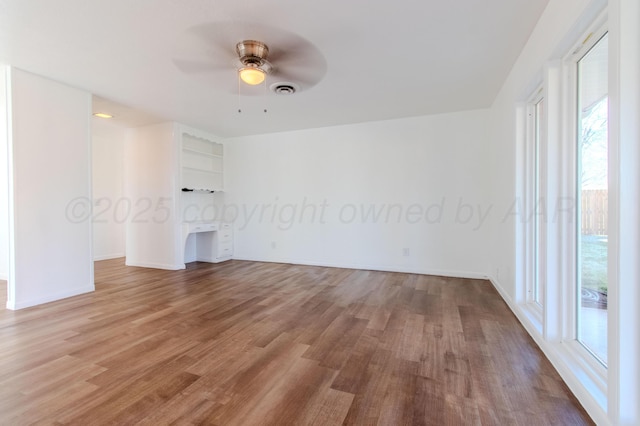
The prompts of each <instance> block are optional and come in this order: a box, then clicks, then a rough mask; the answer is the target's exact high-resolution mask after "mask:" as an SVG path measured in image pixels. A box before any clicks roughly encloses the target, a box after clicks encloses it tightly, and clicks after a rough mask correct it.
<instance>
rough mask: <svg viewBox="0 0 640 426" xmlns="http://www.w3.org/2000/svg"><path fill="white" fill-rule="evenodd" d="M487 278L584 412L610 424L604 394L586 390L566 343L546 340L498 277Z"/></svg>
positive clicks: (602, 422)
mask: <svg viewBox="0 0 640 426" xmlns="http://www.w3.org/2000/svg"><path fill="white" fill-rule="evenodd" d="M487 278H488V279H489V282H491V284H492V285H493V287H494V288H495V289H496V291H497V292H498V293H499V294H500V296H501V297H502V299H503V300H504V301H505V303H506V304H507V306H508V307H509V309H511V312H513V314H514V315H515V316H516V318H517V319H518V321H519V322H520V324H522V326H523V327H524V329H525V330H526V331H527V333H529V335H530V336H531V338H532V339H533V340H534V342H536V344H537V345H538V347H539V348H540V350H541V351H542V353H544V355H545V356H546V357H547V359H548V360H549V362H551V365H552V366H553V367H554V368H555V369H556V371H557V372H558V374H559V375H560V377H561V378H562V380H564V382H565V383H566V384H567V386H568V387H569V389H570V390H571V392H573V394H574V395H575V397H576V398H577V399H578V401H579V402H580V404H581V405H582V406H583V407H584V409H585V410H586V411H587V414H589V416H591V419H592V420H593V421H594V422H595V423H596V424H598V425H604V426H606V425H611V421H610V420H609V418H608V416H607V412H606V404H607V401H606V398H607V397H606V394H601V395H599V397H598V398H597V399H596V398H595V397H594V396H593V395H592V394H591V392H589V391H588V390H587V388H586V387H585V385H584V383H583V381H581V380H580V379H579V378H578V375H577V374H576V368H575V364H576V363H575V362H572V355H571V354H570V351H569V350H568V349H567V348H566V344H563V343H562V342H559V343H552V342H548V341H546V340H545V339H544V338H543V336H542V334H541V333H540V331H539V330H538V328H537V327H536V326H535V324H533V323H532V322H531V321H530V320H529V318H528V316H527V314H526V313H525V312H524V311H523V310H522V308H521V307H520V306H519V305H518V304H517V303H515V302H514V301H513V299H511V297H510V296H509V295H508V294H507V293H506V292H505V291H504V289H503V288H502V286H501V285H500V284H499V283H498V281H497V280H496V279H495V278H494V277H492V276H488V277H487ZM586 376H587V375H586V374H582V375H581V377H582V378H583V380H587V379H586ZM590 388H592V389H596V388H597V385H596V384H593V385H592V386H590Z"/></svg>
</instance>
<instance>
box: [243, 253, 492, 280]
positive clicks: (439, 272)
mask: <svg viewBox="0 0 640 426" xmlns="http://www.w3.org/2000/svg"><path fill="white" fill-rule="evenodd" d="M233 259H234V260H247V261H251V262H267V263H290V264H293V265H308V266H323V267H326V268H343V269H361V270H367V271H381V272H401V273H405V274H419V275H434V276H439V277H451V278H467V279H479V280H486V279H488V276H487V274H483V273H479V272H470V271H451V270H443V269H425V268H411V267H402V266H395V265H393V266H392V265H371V264H364V263H349V262H345V263H342V262H331V261H317V260H306V259H290V258H269V259H263V258H253V257H250V256H235V255H234V256H233Z"/></svg>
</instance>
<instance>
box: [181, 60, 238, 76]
mask: <svg viewBox="0 0 640 426" xmlns="http://www.w3.org/2000/svg"><path fill="white" fill-rule="evenodd" d="M172 61H173V64H174V65H175V66H176V68H178V69H179V70H180V71H182V72H184V73H186V74H203V73H213V72H217V71H223V70H229V69H233V68H230V67H229V66H223V65H221V64H215V63H212V62H207V61H192V60H188V59H173V60H172Z"/></svg>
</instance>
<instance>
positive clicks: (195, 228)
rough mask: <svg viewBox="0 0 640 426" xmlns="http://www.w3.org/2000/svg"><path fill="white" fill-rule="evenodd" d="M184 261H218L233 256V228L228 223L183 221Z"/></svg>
mask: <svg viewBox="0 0 640 426" xmlns="http://www.w3.org/2000/svg"><path fill="white" fill-rule="evenodd" d="M183 232H184V243H183V244H184V262H185V263H189V262H195V261H200V262H211V263H218V262H224V261H225V260H229V259H231V257H232V256H233V228H232V226H231V224H230V223H217V222H210V223H203V222H194V223H185V224H183Z"/></svg>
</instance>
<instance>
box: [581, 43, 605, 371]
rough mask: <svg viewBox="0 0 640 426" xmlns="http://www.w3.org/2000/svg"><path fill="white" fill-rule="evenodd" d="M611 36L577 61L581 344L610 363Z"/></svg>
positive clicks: (597, 356)
mask: <svg viewBox="0 0 640 426" xmlns="http://www.w3.org/2000/svg"><path fill="white" fill-rule="evenodd" d="M607 71H608V36H607V35H606V34H605V35H604V36H603V37H602V38H600V39H599V40H598V41H597V42H596V43H595V44H594V45H593V46H592V47H591V48H590V49H589V51H588V52H586V53H585V54H584V55H583V56H582V57H581V58H580V59H579V60H578V62H577V76H578V79H577V82H578V85H577V94H578V97H577V101H578V103H577V106H578V117H577V123H578V129H577V130H578V132H577V138H578V140H577V152H576V154H577V156H576V157H577V176H576V181H577V182H576V183H577V185H576V189H577V191H576V192H577V193H576V197H577V218H576V219H577V220H576V226H577V233H576V234H577V239H576V253H577V265H576V276H577V287H576V297H577V309H576V314H577V318H576V320H577V321H576V324H577V330H576V333H577V339H578V341H579V342H580V343H582V344H583V345H584V346H585V347H586V348H587V349H588V350H589V351H590V352H591V353H592V354H593V355H594V356H595V357H596V358H597V359H598V360H600V361H601V362H602V363H603V364H604V365H606V364H607V320H608V314H607V294H608V283H607V244H608V226H607V224H608V191H609V188H608V151H609V150H608V116H609V112H608V72H607Z"/></svg>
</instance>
